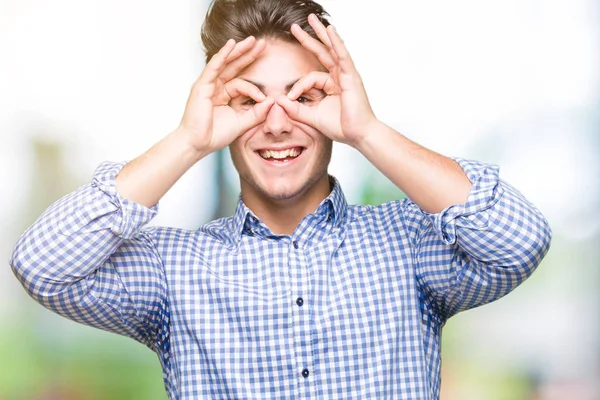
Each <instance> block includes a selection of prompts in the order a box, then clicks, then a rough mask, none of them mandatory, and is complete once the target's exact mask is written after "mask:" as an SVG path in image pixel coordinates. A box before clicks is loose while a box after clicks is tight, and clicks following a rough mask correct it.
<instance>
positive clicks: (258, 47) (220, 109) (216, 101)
mask: <svg viewBox="0 0 600 400" xmlns="http://www.w3.org/2000/svg"><path fill="white" fill-rule="evenodd" d="M264 48H265V41H264V40H259V41H256V39H255V38H254V37H252V36H250V37H248V38H246V39H244V40H243V41H241V42H239V43H235V41H234V40H233V39H230V40H229V41H228V42H227V43H226V44H225V46H223V47H222V48H221V50H219V52H218V53H217V54H215V55H214V56H213V57H212V58H211V60H210V61H209V62H208V64H207V65H206V67H205V68H204V71H202V74H201V75H200V77H199V78H198V80H197V81H196V82H195V83H194V85H193V86H192V89H191V92H190V96H189V98H188V101H187V104H186V107H185V112H184V114H183V118H182V119H181V123H180V125H179V130H181V131H184V132H186V134H187V136H188V137H189V140H190V144H191V145H192V146H193V147H194V148H195V149H196V150H197V151H199V152H200V153H202V154H204V155H206V154H209V153H212V152H214V151H217V150H219V149H221V148H223V147H225V146H228V145H229V144H230V143H231V142H233V141H234V140H235V139H236V138H237V137H238V136H240V135H241V134H242V133H244V132H246V131H248V130H249V129H251V128H253V127H254V126H256V125H258V124H260V123H261V122H263V121H264V120H265V118H266V116H267V113H268V111H269V109H270V108H271V106H272V105H273V103H274V100H273V99H270V98H267V97H266V96H265V95H264V94H263V93H262V92H261V91H260V90H259V89H258V88H257V87H256V86H254V85H253V84H251V83H249V82H246V81H244V80H242V79H239V78H236V75H237V74H238V73H239V72H240V71H241V70H242V69H244V68H245V67H246V66H248V65H249V64H251V63H252V62H253V61H254V60H256V58H257V57H258V55H259V54H260V52H261V51H263V50H264ZM238 96H246V97H248V98H249V99H252V100H254V101H255V102H256V103H257V104H256V105H255V106H254V107H252V108H250V109H247V110H245V111H236V110H234V109H233V108H232V107H230V106H229V103H230V102H231V100H232V99H234V98H236V97H238Z"/></svg>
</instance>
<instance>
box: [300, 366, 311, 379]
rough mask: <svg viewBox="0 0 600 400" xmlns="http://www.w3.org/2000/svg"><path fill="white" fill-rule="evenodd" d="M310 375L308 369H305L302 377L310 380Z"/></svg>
mask: <svg viewBox="0 0 600 400" xmlns="http://www.w3.org/2000/svg"><path fill="white" fill-rule="evenodd" d="M309 374H310V372H308V370H307V369H306V368H304V369H303V370H302V376H303V377H305V378H308V375H309Z"/></svg>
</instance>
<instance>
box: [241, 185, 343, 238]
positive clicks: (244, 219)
mask: <svg viewBox="0 0 600 400" xmlns="http://www.w3.org/2000/svg"><path fill="white" fill-rule="evenodd" d="M329 182H330V184H331V187H332V189H331V193H329V196H327V197H326V198H325V199H324V200H323V201H322V202H321V203H320V204H319V206H318V207H317V209H316V211H315V212H314V214H315V215H317V216H322V217H323V218H325V219H326V222H327V223H331V224H332V225H333V227H335V228H337V227H340V225H342V224H343V223H344V221H345V219H346V212H347V210H348V203H347V202H346V197H345V196H344V192H343V191H342V188H341V186H340V183H339V181H338V180H337V179H336V178H334V177H333V176H331V175H330V176H329ZM232 223H233V225H232V233H233V237H234V239H235V241H236V242H237V241H239V240H240V239H241V237H242V235H243V234H250V235H252V234H254V232H256V231H257V230H263V229H262V228H261V226H260V225H261V224H260V221H259V219H258V217H257V216H256V215H254V213H253V212H252V210H250V209H249V208H248V207H247V206H246V205H245V204H244V202H243V201H242V197H241V196H240V197H239V199H238V205H237V207H236V209H235V213H234V215H233V221H232Z"/></svg>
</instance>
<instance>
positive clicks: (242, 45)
mask: <svg viewBox="0 0 600 400" xmlns="http://www.w3.org/2000/svg"><path fill="white" fill-rule="evenodd" d="M255 43H256V38H255V37H254V36H248V37H247V38H246V39H244V40H242V41H240V42H238V43H236V45H235V48H234V49H233V51H232V52H231V53H230V54H229V55H228V56H227V59H226V60H225V63H230V62H232V61H233V60H235V59H236V58H238V57H239V56H241V55H242V54H244V53H245V52H247V51H248V50H249V49H251V48H252V46H254V44H255Z"/></svg>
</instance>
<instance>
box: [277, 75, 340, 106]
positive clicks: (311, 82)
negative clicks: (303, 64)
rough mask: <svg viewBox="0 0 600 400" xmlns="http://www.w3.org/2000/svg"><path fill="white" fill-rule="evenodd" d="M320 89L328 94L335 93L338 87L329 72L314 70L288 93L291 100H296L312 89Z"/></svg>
mask: <svg viewBox="0 0 600 400" xmlns="http://www.w3.org/2000/svg"><path fill="white" fill-rule="evenodd" d="M312 88H315V89H320V90H323V91H324V92H325V93H326V94H328V95H330V94H335V92H336V90H335V89H336V87H335V84H334V82H333V79H331V75H329V74H328V73H327V72H321V71H312V72H310V73H309V74H308V75H305V76H303V77H302V78H301V79H299V80H298V82H296V83H295V84H294V86H292V88H291V89H290V91H289V92H288V94H287V98H288V99H290V100H296V99H297V98H298V97H299V96H300V95H302V94H303V93H306V92H308V91H309V90H310V89H312Z"/></svg>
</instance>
